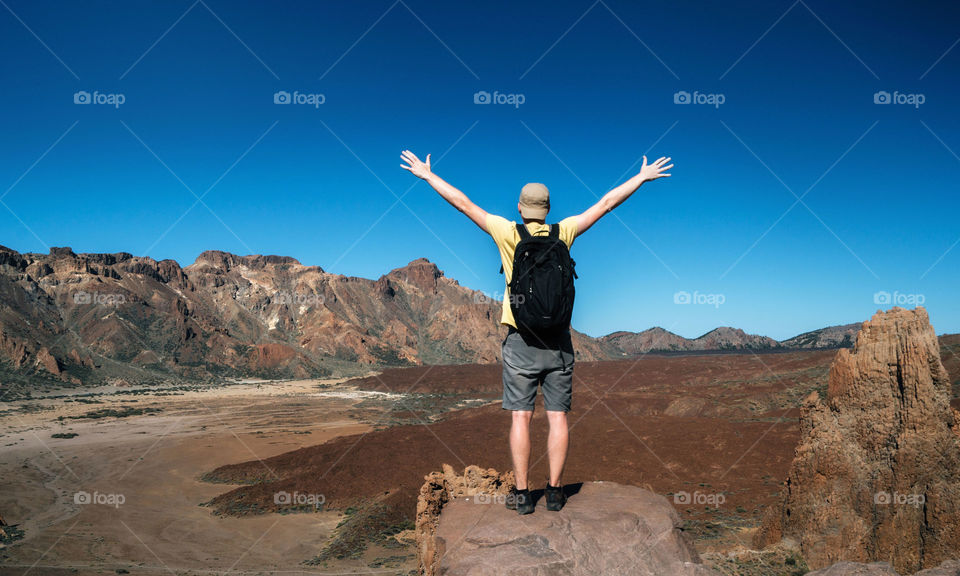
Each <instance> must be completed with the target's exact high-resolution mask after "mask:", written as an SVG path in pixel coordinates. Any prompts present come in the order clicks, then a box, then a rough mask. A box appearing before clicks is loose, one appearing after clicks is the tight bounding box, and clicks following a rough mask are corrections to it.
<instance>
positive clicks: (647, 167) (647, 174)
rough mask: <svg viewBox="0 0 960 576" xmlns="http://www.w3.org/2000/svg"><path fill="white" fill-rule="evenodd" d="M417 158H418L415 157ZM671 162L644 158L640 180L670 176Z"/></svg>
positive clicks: (668, 159) (662, 158) (666, 159)
mask: <svg viewBox="0 0 960 576" xmlns="http://www.w3.org/2000/svg"><path fill="white" fill-rule="evenodd" d="M414 158H416V156H414ZM669 161H670V158H669V157H666V158H664V157H663V156H661V157H660V159H659V160H657V161H656V162H654V163H653V164H647V157H646V156H644V157H643V166H641V167H640V174H639V176H640V178H641V179H642V180H643V181H644V182H646V181H648V180H656V179H657V178H663V177H664V176H670V175H669V174H667V173H666V172H667V170H669V169H671V168H673V164H670V165H665V164H666V163H667V162H669Z"/></svg>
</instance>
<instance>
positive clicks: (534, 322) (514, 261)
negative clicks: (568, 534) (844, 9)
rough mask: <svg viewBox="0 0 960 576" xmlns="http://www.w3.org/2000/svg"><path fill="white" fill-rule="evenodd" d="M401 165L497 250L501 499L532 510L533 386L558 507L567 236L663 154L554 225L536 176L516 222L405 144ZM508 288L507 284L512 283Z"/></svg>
mask: <svg viewBox="0 0 960 576" xmlns="http://www.w3.org/2000/svg"><path fill="white" fill-rule="evenodd" d="M400 157H401V158H402V159H403V161H404V162H406V164H401V165H400V167H401V168H403V169H405V170H407V171H409V172H410V173H412V174H413V175H414V176H416V177H418V178H420V179H422V180H425V181H426V182H427V183H428V184H430V186H432V187H433V189H434V190H436V191H437V193H438V194H440V196H442V197H443V199H444V200H446V201H447V202H449V203H450V204H451V205H452V206H453V207H454V208H456V209H457V210H459V211H460V212H463V213H464V214H465V215H466V216H467V217H468V218H470V219H471V220H472V221H473V222H474V223H475V224H476V225H477V226H479V227H480V228H481V229H482V230H483V231H484V232H486V233H488V234H490V236H491V237H493V240H494V242H495V243H496V245H497V248H498V249H499V251H500V261H501V264H502V266H503V268H502V271H503V273H504V275H505V277H506V280H507V287H506V289H505V291H504V298H503V311H502V314H501V318H500V323H501V324H502V325H505V326H507V335H506V337H505V338H504V340H503V343H502V345H501V358H502V359H503V409H504V410H510V411H511V412H512V423H511V426H510V454H511V456H512V459H513V470H514V474H515V478H516V486H515V487H514V489H513V490H512V492H511V494H510V496H509V497H508V498H507V502H506V504H507V508H510V509H514V508H516V510H517V513H518V514H529V513H531V512H533V509H534V504H533V499H532V498H531V496H530V491H529V485H528V482H527V468H528V467H529V464H530V422H531V420H532V419H533V408H534V401H535V399H536V396H537V388H538V387H542V389H543V404H544V408H545V409H546V412H547V420H548V421H549V423H550V433H549V435H548V437H547V456H548V460H549V463H550V477H549V479H548V480H547V486H546V490H545V494H546V500H547V510H551V511H558V510H560V509H561V508H563V506H564V504H565V503H566V496H565V495H564V493H563V489H562V485H561V483H560V477H561V475H562V473H563V467H564V464H565V462H566V459H567V447H568V445H569V435H568V423H567V412H569V411H570V405H571V397H572V392H573V365H574V353H573V343H572V341H571V338H570V314H571V313H572V310H573V295H574V290H573V278H575V277H576V274H575V273H574V271H573V265H574V262H573V260H572V259H570V256H569V249H570V247H571V246H572V245H573V241H574V239H575V238H576V237H577V236H579V235H580V234H583V233H584V232H586V231H587V230H589V229H590V227H591V226H593V225H594V224H595V223H596V222H597V220H599V219H600V218H601V217H602V216H603V215H604V214H607V213H608V212H610V211H611V210H613V209H614V208H616V207H617V206H619V205H620V204H621V203H623V201H624V200H626V199H627V198H629V197H630V196H631V195H632V194H633V193H634V192H636V191H637V189H638V188H639V187H640V186H641V185H642V184H643V183H644V182H647V181H650V180H656V179H657V178H662V177H665V176H670V174H668V173H667V170H669V169H670V168H673V164H668V162H670V158H660V159H658V160H657V161H656V162H654V163H652V164H647V157H646V156H644V157H643V165H642V166H641V168H640V172H638V173H637V174H636V175H635V176H633V177H632V178H630V179H629V180H627V181H626V182H624V183H623V184H621V185H619V186H617V187H616V188H614V189H613V190H611V191H609V192H607V193H606V194H605V195H604V196H603V198H601V199H600V201H599V202H597V203H596V204H594V205H593V206H591V207H590V208H589V209H587V210H586V211H585V212H583V213H582V214H579V215H577V216H570V217H568V218H565V219H563V220H561V221H560V222H559V223H557V224H552V225H548V224H546V217H547V213H548V212H549V211H550V192H549V190H547V187H546V186H544V185H543V184H540V183H529V184H527V185H525V186H524V187H523V188H522V189H521V191H520V200H519V202H518V203H517V210H518V211H519V213H520V218H521V219H522V221H523V223H522V224H518V223H515V222H511V221H509V220H507V219H506V218H503V217H501V216H496V215H494V214H488V213H487V212H486V211H485V210H483V209H482V208H480V207H479V206H477V205H476V204H474V203H473V202H471V201H470V199H469V198H468V197H467V195H466V194H464V193H463V192H461V191H460V190H458V189H457V188H455V187H454V186H452V185H450V184H449V183H447V182H446V181H445V180H444V179H443V178H440V177H439V176H437V175H436V174H434V173H433V171H432V170H431V168H430V155H429V154H427V158H426V162H421V161H420V159H419V158H417V156H416V155H415V154H414V153H413V152H411V151H409V150H404V151H403V152H402V153H401V155H400ZM511 289H513V290H511Z"/></svg>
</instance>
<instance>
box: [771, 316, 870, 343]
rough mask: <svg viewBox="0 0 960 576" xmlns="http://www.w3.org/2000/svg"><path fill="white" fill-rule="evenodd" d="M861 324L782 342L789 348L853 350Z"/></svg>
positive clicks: (829, 328)
mask: <svg viewBox="0 0 960 576" xmlns="http://www.w3.org/2000/svg"><path fill="white" fill-rule="evenodd" d="M860 325H861V323H860V322H857V323H854V324H843V325H841V326H828V327H827V328H821V329H819V330H813V331H811V332H804V333H803V334H800V335H798V336H794V337H793V338H789V339H787V340H783V341H782V342H780V344H781V345H782V346H785V347H787V348H803V349H811V348H852V347H853V343H854V342H855V341H856V339H857V332H859V331H860Z"/></svg>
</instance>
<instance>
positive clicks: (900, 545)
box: [755, 308, 960, 574]
mask: <svg viewBox="0 0 960 576" xmlns="http://www.w3.org/2000/svg"><path fill="white" fill-rule="evenodd" d="M949 401H950V380H949V377H948V375H947V373H946V371H945V370H944V367H943V364H942V363H941V360H940V346H939V343H938V341H937V337H936V335H935V334H934V331H933V328H932V327H931V326H930V322H929V319H928V317H927V312H926V310H924V309H923V308H917V309H916V310H913V311H908V310H903V309H901V308H893V309H892V310H890V311H888V312H885V313H883V312H878V313H877V314H876V315H874V317H873V318H872V319H871V320H870V321H869V322H864V324H863V327H862V328H861V330H860V332H859V334H858V335H857V341H856V345H855V347H854V349H853V350H852V351H850V350H847V349H841V350H839V352H838V353H837V357H836V359H835V360H834V363H833V365H832V366H831V369H830V375H829V384H828V389H827V398H826V399H825V400H821V399H820V398H819V397H817V395H816V393H813V394H811V397H809V398H808V399H807V401H806V403H805V404H806V405H805V406H804V407H803V409H802V411H801V420H800V427H801V441H800V445H799V446H798V447H797V449H796V453H795V457H794V460H793V463H792V465H791V468H790V473H789V476H788V478H787V480H786V482H785V484H784V486H783V488H782V491H781V495H780V500H779V502H778V504H777V505H776V506H775V507H773V508H771V509H769V510H768V511H767V514H766V516H765V518H764V521H763V524H762V527H761V530H760V531H759V532H758V534H757V537H756V541H755V545H757V546H758V547H762V546H764V545H767V544H771V543H773V542H776V541H778V540H779V539H780V538H781V537H783V536H789V537H792V538H793V539H795V540H797V541H798V542H800V547H801V552H802V554H803V556H804V558H805V559H806V561H807V564H808V565H809V566H810V567H811V568H822V567H825V566H828V565H830V564H832V563H834V562H837V561H840V560H851V561H859V562H873V561H882V562H889V563H890V564H891V565H892V566H893V568H895V569H896V570H898V571H899V572H901V573H904V574H911V573H914V572H916V571H918V570H921V569H924V568H932V567H934V566H937V565H938V564H940V563H941V562H943V561H944V560H947V559H950V558H954V557H958V556H960V478H958V473H960V439H958V436H957V434H956V428H957V426H958V423H957V422H956V420H955V416H954V411H953V410H952V409H951V408H950V403H949ZM829 573H830V574H833V572H829Z"/></svg>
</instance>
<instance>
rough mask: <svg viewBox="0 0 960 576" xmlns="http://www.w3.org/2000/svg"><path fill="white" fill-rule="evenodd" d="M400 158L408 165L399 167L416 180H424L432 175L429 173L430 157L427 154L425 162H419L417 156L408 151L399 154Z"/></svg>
mask: <svg viewBox="0 0 960 576" xmlns="http://www.w3.org/2000/svg"><path fill="white" fill-rule="evenodd" d="M400 157H401V158H403V161H404V162H406V163H407V164H409V166H408V165H407V164H401V165H400V167H401V168H403V169H404V170H409V171H410V173H411V174H413V175H414V176H416V177H417V178H421V179H423V180H426V178H427V176H429V175H430V174H432V172H430V155H429V154H427V161H426V162H421V161H420V159H419V158H417V155H416V154H414V153H413V152H411V151H409V150H404V151H403V152H401V153H400Z"/></svg>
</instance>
